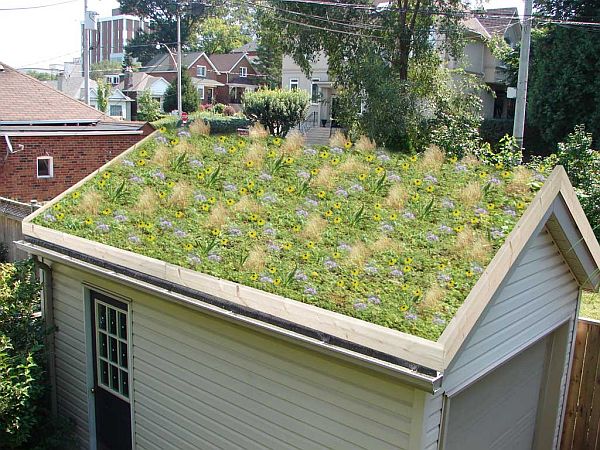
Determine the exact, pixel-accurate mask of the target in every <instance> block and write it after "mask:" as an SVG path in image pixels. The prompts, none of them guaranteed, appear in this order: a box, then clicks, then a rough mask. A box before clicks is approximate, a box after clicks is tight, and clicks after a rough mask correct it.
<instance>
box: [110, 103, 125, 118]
mask: <svg viewBox="0 0 600 450" xmlns="http://www.w3.org/2000/svg"><path fill="white" fill-rule="evenodd" d="M110 115H111V116H119V117H121V116H122V115H123V106H122V105H110Z"/></svg>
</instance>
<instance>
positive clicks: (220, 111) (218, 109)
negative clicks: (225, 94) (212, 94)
mask: <svg viewBox="0 0 600 450" xmlns="http://www.w3.org/2000/svg"><path fill="white" fill-rule="evenodd" d="M223 111H225V105H224V104H223V103H217V104H216V105H215V106H213V108H212V112H214V113H215V114H223Z"/></svg>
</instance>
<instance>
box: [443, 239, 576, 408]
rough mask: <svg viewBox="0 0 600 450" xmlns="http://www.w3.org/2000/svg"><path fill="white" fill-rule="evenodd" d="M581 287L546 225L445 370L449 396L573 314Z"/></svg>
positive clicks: (444, 383)
mask: <svg viewBox="0 0 600 450" xmlns="http://www.w3.org/2000/svg"><path fill="white" fill-rule="evenodd" d="M578 292H579V287H578V284H577V282H576V280H575V278H574V277H573V275H572V273H571V272H570V270H569V267H568V266H567V264H566V263H565V262H564V260H563V258H562V256H561V254H560V252H559V250H558V248H557V247H556V245H555V244H554V242H553V241H552V238H551V237H550V235H549V233H548V232H547V231H546V230H545V229H543V230H542V231H541V232H540V234H539V235H538V236H537V237H535V238H532V241H531V242H530V243H529V244H528V245H527V248H526V249H525V250H524V254H523V256H522V257H521V258H520V260H519V261H518V263H517V264H516V267H515V268H514V269H513V270H512V272H510V273H509V275H508V277H507V279H506V280H505V281H504V282H503V284H502V286H501V288H500V289H499V290H498V292H497V293H496V295H495V296H494V297H493V298H492V300H491V302H490V304H489V305H488V306H487V308H486V310H485V311H484V312H483V314H482V315H481V317H480V318H479V320H478V321H477V324H476V325H475V328H474V329H473V330H472V331H471V334H470V336H469V337H468V338H467V339H466V340H465V342H464V343H463V345H462V347H461V349H460V351H459V352H458V353H457V355H456V356H455V358H454V360H453V361H452V363H451V364H450V366H449V368H448V370H447V371H446V372H445V373H444V381H443V388H444V389H445V391H446V393H447V395H449V396H452V395H454V394H455V393H456V392H457V391H458V390H460V389H462V388H464V387H465V386H466V385H468V384H469V383H470V382H472V381H474V380H475V379H477V378H479V377H481V376H482V375H483V374H485V373H487V372H488V371H489V370H491V369H493V368H494V367H495V366H497V365H499V364H501V363H502V362H503V361H505V360H506V359H507V358H509V357H510V356H512V355H514V354H516V353H517V352H518V351H520V350H521V349H523V348H525V347H527V346H528V345H530V344H531V343H533V342H535V341H536V340H538V339H539V338H540V337H542V336H544V335H545V334H547V333H549V332H550V331H551V330H553V329H554V328H556V327H557V326H558V325H559V324H560V323H562V322H564V321H566V320H568V319H569V318H571V317H574V315H575V312H576V307H577V299H578Z"/></svg>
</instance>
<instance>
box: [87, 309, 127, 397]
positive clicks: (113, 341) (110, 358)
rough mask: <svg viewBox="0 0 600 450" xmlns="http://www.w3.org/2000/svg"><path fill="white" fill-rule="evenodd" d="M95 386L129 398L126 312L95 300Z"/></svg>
mask: <svg viewBox="0 0 600 450" xmlns="http://www.w3.org/2000/svg"><path fill="white" fill-rule="evenodd" d="M95 307H96V349H97V350H96V355H97V357H96V359H97V361H96V364H97V370H98V385H99V386H102V387H104V388H105V389H107V390H108V391H110V392H112V393H113V394H115V395H117V396H119V397H121V398H123V399H125V400H128V399H129V364H128V355H129V345H128V339H127V333H128V329H127V327H128V324H127V311H125V310H122V309H120V308H115V307H114V306H112V305H109V304H108V303H105V302H103V301H100V300H98V299H96V300H95Z"/></svg>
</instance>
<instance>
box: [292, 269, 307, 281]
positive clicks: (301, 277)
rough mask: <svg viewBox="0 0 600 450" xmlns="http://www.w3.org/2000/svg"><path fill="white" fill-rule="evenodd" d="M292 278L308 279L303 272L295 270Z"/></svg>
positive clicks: (298, 279)
mask: <svg viewBox="0 0 600 450" xmlns="http://www.w3.org/2000/svg"><path fill="white" fill-rule="evenodd" d="M294 280H296V281H307V280H308V275H306V274H305V273H304V272H300V271H298V272H296V273H295V275H294Z"/></svg>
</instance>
